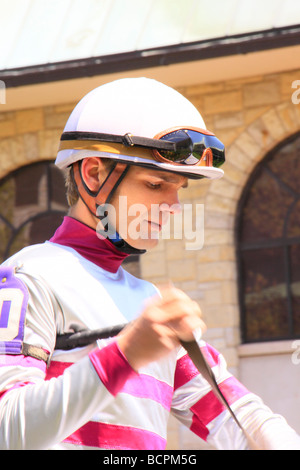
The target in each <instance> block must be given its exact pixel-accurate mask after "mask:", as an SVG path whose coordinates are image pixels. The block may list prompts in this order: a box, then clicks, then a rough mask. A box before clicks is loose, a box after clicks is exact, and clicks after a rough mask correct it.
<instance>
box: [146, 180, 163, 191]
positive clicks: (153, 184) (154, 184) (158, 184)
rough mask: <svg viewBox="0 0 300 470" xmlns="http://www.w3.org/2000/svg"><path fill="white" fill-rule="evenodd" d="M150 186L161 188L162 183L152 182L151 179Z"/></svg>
mask: <svg viewBox="0 0 300 470" xmlns="http://www.w3.org/2000/svg"><path fill="white" fill-rule="evenodd" d="M148 186H149V188H151V189H160V188H161V184H160V183H151V182H150V181H149V182H148Z"/></svg>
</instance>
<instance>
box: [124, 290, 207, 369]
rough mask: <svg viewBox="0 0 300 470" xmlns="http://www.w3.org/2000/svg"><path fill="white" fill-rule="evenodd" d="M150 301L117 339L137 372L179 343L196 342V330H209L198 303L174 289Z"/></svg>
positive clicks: (162, 291)
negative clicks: (193, 340) (194, 332)
mask: <svg viewBox="0 0 300 470" xmlns="http://www.w3.org/2000/svg"><path fill="white" fill-rule="evenodd" d="M160 293H161V297H159V296H157V297H155V298H153V299H151V300H150V301H149V302H148V305H147V306H146V308H145V310H144V311H143V312H142V314H141V316H140V317H139V318H137V319H136V320H135V321H134V322H132V323H130V324H129V325H128V326H127V327H126V328H125V329H124V330H123V331H122V332H121V333H120V334H119V335H118V337H117V341H118V345H119V348H120V349H121V351H122V352H123V354H124V355H125V357H126V358H127V360H128V362H129V363H130V365H131V367H132V368H133V369H135V370H138V369H139V368H140V367H142V366H145V365H147V364H148V363H150V362H153V361H157V360H159V359H161V358H162V357H164V356H166V355H167V354H169V353H170V352H171V351H172V350H173V349H174V348H175V347H177V346H178V345H179V344H180V340H184V341H190V340H192V339H194V337H193V331H194V330H196V329H199V328H200V329H201V330H202V332H203V331H205V330H206V326H205V324H204V322H203V321H202V319H201V310H200V307H199V305H198V304H197V302H195V301H193V300H192V299H190V297H188V296H187V295H186V294H185V293H184V292H182V291H181V290H179V289H177V288H175V287H165V288H162V289H161V290H160Z"/></svg>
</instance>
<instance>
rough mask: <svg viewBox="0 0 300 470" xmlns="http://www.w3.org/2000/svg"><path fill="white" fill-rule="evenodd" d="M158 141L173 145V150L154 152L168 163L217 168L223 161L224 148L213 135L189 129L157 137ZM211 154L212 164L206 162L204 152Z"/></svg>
mask: <svg viewBox="0 0 300 470" xmlns="http://www.w3.org/2000/svg"><path fill="white" fill-rule="evenodd" d="M159 140H163V141H168V142H172V143H174V148H175V149H174V150H162V149H159V150H156V155H157V154H159V155H160V156H161V157H162V158H163V159H164V160H168V161H169V162H173V163H179V164H186V165H197V164H199V163H200V162H201V163H202V164H203V165H206V166H214V167H219V166H221V165H222V164H223V163H224V161H225V147H224V144H222V142H221V141H220V140H219V139H217V137H215V136H214V135H211V134H206V133H201V132H199V131H194V130H189V129H179V130H175V131H173V132H170V133H168V134H165V135H163V136H161V137H159ZM207 149H210V150H211V153H212V157H213V158H212V162H211V163H210V162H208V158H207V157H206V154H207V152H206V150H207Z"/></svg>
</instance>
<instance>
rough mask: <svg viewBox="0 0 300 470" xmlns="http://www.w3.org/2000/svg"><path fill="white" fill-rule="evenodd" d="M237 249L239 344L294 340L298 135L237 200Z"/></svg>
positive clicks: (298, 275)
mask: <svg viewBox="0 0 300 470" xmlns="http://www.w3.org/2000/svg"><path fill="white" fill-rule="evenodd" d="M237 250H238V264H239V266H238V267H239V269H238V271H239V276H238V278H239V293H240V311H241V329H242V340H243V342H244V343H247V342H255V341H271V340H282V339H292V338H296V337H300V135H299V134H297V135H294V136H293V137H292V138H290V139H289V140H288V141H285V142H283V143H281V144H280V145H279V146H278V147H276V149H274V150H273V151H272V152H270V154H268V155H267V156H266V157H265V159H264V160H263V161H262V162H261V163H260V164H259V165H258V166H257V168H256V169H255V171H254V172H253V174H252V175H251V178H250V180H249V182H248V185H247V187H246V189H245V191H244V194H243V196H242V198H241V204H240V207H239V211H238V219H237Z"/></svg>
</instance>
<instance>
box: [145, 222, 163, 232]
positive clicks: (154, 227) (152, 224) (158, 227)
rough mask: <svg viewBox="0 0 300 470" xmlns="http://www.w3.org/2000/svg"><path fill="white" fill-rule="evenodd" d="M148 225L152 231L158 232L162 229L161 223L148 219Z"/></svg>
mask: <svg viewBox="0 0 300 470" xmlns="http://www.w3.org/2000/svg"><path fill="white" fill-rule="evenodd" d="M148 225H149V226H150V229H151V230H152V231H154V232H160V231H161V229H162V225H161V224H159V223H156V222H153V221H151V220H148Z"/></svg>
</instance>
